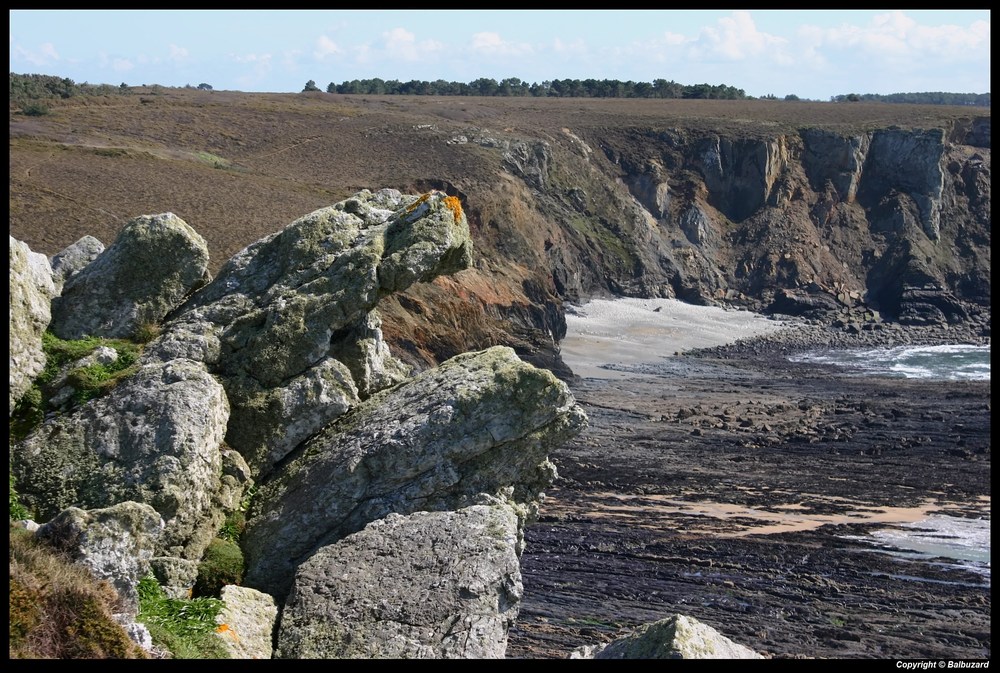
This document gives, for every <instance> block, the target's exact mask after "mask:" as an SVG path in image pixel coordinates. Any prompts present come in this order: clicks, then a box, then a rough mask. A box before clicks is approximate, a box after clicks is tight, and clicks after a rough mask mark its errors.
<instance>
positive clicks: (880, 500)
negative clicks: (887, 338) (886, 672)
mask: <svg viewBox="0 0 1000 673" xmlns="http://www.w3.org/2000/svg"><path fill="white" fill-rule="evenodd" d="M640 308H641V307H640ZM691 308H698V307H691ZM634 309H635V307H628V311H625V312H623V313H622V314H620V315H618V316H615V315H614V312H613V311H611V312H608V311H605V314H604V315H603V317H602V318H601V320H602V321H603V327H602V328H601V329H604V330H608V326H609V325H615V324H619V325H622V326H623V327H622V332H623V336H624V335H625V334H628V335H629V339H621V340H619V339H615V338H614V336H613V334H610V335H609V334H607V333H605V334H604V335H603V336H602V335H594V334H591V335H584V336H587V337H588V338H593V337H597V336H601V337H602V338H603V339H604V340H605V341H604V342H603V343H604V348H605V349H604V350H603V351H593V350H589V351H588V350H587V349H586V348H582V349H580V350H579V351H578V352H576V353H574V352H573V348H570V349H569V350H568V351H567V350H566V349H565V348H564V358H565V359H566V360H567V362H568V364H570V367H572V368H574V369H575V370H576V369H577V368H579V370H580V371H584V372H587V373H590V374H594V375H593V376H578V377H577V378H576V379H574V380H572V381H571V382H570V387H571V388H572V389H573V391H574V394H575V395H576V396H577V399H578V400H579V401H580V403H581V404H582V405H583V406H584V408H585V409H586V411H587V413H588V415H589V417H590V427H589V428H588V429H587V430H586V431H585V432H584V433H583V434H582V435H581V436H580V437H578V438H577V439H575V440H574V441H573V442H571V443H569V444H568V445H566V446H564V447H561V448H559V449H557V450H555V451H554V452H553V454H552V458H553V461H554V462H555V463H556V465H557V467H558V469H559V474H560V478H559V479H558V480H557V482H556V485H555V488H553V489H552V490H551V491H550V492H549V493H548V498H547V499H546V501H545V502H544V503H543V506H542V510H541V516H540V520H539V521H538V522H537V523H535V524H533V525H531V526H529V528H528V531H527V535H526V550H525V553H524V555H523V557H522V574H523V580H524V599H523V601H522V607H521V614H520V617H519V618H518V622H517V624H516V625H515V627H514V629H513V630H512V631H511V634H510V639H509V644H508V650H507V652H508V657H514V658H563V657H566V656H568V653H569V652H570V651H571V650H572V649H574V648H576V647H579V646H581V645H593V644H597V643H600V642H606V641H609V640H611V639H613V638H615V637H617V636H619V635H621V634H623V633H625V632H626V631H627V630H629V629H630V628H633V627H634V626H636V625H638V624H641V623H644V622H649V621H654V620H657V619H661V618H663V617H665V616H667V615H669V614H671V613H674V612H680V613H682V614H686V615H689V616H691V617H694V618H695V619H698V620H701V621H703V622H705V623H707V624H709V625H710V626H712V627H714V628H716V629H717V630H719V631H720V632H722V633H723V634H724V635H726V636H728V637H730V638H732V639H733V640H735V641H737V642H739V643H741V644H744V645H746V646H748V647H751V648H753V649H755V650H756V651H758V652H761V653H762V654H765V655H767V656H770V657H774V658H800V657H823V658H838V659H845V658H875V659H894V658H922V657H928V658H930V657H932V658H934V659H952V658H982V657H989V656H990V653H991V635H990V631H991V619H990V614H991V613H990V609H991V593H990V583H989V577H988V575H987V576H983V575H982V574H977V573H976V572H973V571H972V570H969V569H965V568H962V567H961V566H958V565H956V564H955V563H952V562H950V560H949V559H937V560H930V561H928V560H926V559H922V560H920V559H913V558H907V557H904V556H900V555H893V554H887V553H885V552H884V550H882V549H879V548H878V545H876V544H874V543H873V542H872V540H873V537H872V533H875V532H877V531H880V530H884V529H886V527H890V528H891V527H894V526H903V525H909V524H910V523H912V522H914V521H920V520H922V518H923V517H925V516H928V515H934V514H945V515H949V516H958V517H967V518H972V519H975V518H986V519H988V518H989V517H990V499H989V498H990V488H991V486H990V471H991V470H990V465H991V464H990V430H989V428H990V385H989V382H988V381H986V382H974V381H959V382H925V381H913V380H900V379H880V378H847V377H842V376H838V375H837V374H836V373H835V372H834V371H833V370H831V369H830V368H824V367H819V366H810V365H805V364H796V363H792V362H789V361H788V359H787V350H788V349H787V348H784V347H783V346H782V343H785V345H787V343H790V342H793V341H795V339H792V338H789V339H784V341H782V338H779V339H777V340H775V341H770V342H769V341H767V340H764V341H762V342H759V343H758V342H746V343H744V344H741V345H738V347H732V348H730V349H728V350H727V349H720V350H719V351H718V352H712V351H709V352H705V351H695V352H690V353H688V354H686V355H682V356H664V354H663V353H664V351H669V352H670V353H672V352H674V351H683V350H686V346H689V345H691V344H697V345H696V346H695V347H698V345H700V344H699V341H698V339H700V338H702V337H701V336H698V335H695V334H693V333H691V332H693V331H695V329H696V328H695V326H696V325H698V324H701V323H700V322H699V316H697V315H696V316H694V317H692V316H685V317H684V319H683V322H684V324H685V325H686V329H687V330H688V332H677V333H673V334H671V332H670V331H669V329H667V328H664V326H663V325H659V326H657V325H655V324H654V325H652V326H651V325H649V324H648V320H647V318H649V316H643V315H642V314H641V313H640V314H638V315H639V316H640V317H641V318H642V319H640V320H632V319H631V318H629V315H630V314H634V313H635V310H634ZM581 310H582V311H583V312H587V306H584V307H582V308H581ZM602 310H604V309H602ZM645 310H646V312H651V309H648V308H647V309H645ZM671 310H672V308H670V307H666V306H665V307H664V308H662V309H661V310H660V311H659V312H657V313H658V314H664V313H665V312H666V315H658V316H656V318H666V319H668V320H669V319H670V318H671V317H673V316H671V313H670V311H671ZM681 310H685V309H684V307H681ZM727 313H733V312H727ZM680 315H681V314H680V313H679V312H678V313H677V314H676V317H677V318H678V322H681V319H680V317H679V316H680ZM705 315H707V314H705ZM576 317H577V318H579V317H580V316H576ZM738 317H740V318H744V317H746V316H738ZM572 319H573V317H571V318H569V319H568V322H569V321H570V320H572ZM760 320H765V321H766V319H763V318H760ZM767 322H772V323H773V321H767ZM644 323H646V324H644ZM637 324H638V327H637V326H636V325H637ZM629 325H631V327H629ZM667 326H668V327H669V323H667ZM578 327H579V326H578ZM651 328H652V329H655V330H657V334H656V337H655V339H654V340H653V341H654V343H655V344H657V346H656V348H655V349H654V350H646V351H645V354H643V351H642V349H641V345H639V346H637V345H636V343H635V340H636V334H638V336H639V338H643V336H644V334H645V330H649V329H651ZM573 329H574V327H573V323H572V322H571V323H570V334H569V337H568V339H567V342H571V341H572V339H573ZM799 329H800V328H795V329H794V330H792V331H790V332H788V334H798V331H799ZM591 331H593V332H597V331H598V330H597V329H593V330H591ZM737 331H738V330H737ZM765 331H766V330H765ZM735 333H737V332H735V331H734V334H735ZM580 334H583V331H582V330H581V332H580ZM779 334H780V333H779ZM813 336H814V335H813ZM813 336H811V337H810V338H813ZM895 336H896V337H899V336H905V335H895ZM707 338H709V339H712V338H715V339H718V338H721V337H719V336H716V337H707ZM920 338H924V337H923V336H920ZM609 341H610V342H611V343H609ZM799 341H803V340H801V339H800V340H799ZM804 341H808V339H805V340H804ZM615 342H618V343H619V344H622V345H621V347H618V346H616V344H615ZM747 344H755V345H747ZM564 346H565V343H564ZM585 356H586V357H590V360H589V362H587V361H584V360H583V359H581V358H584V357H585ZM574 358H577V359H575V360H574ZM627 358H634V362H630V361H627ZM643 360H646V361H647V362H645V363H644V362H643ZM649 360H652V362H653V366H649V362H648V361H649ZM574 362H575V363H576V367H574V365H573V363H574ZM601 365H604V366H603V367H602V366H601ZM588 367H589V368H590V369H588Z"/></svg>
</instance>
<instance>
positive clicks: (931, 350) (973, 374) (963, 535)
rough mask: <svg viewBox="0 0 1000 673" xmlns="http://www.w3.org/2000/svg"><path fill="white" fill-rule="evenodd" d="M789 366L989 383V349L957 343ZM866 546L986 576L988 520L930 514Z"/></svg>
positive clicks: (812, 356) (824, 355)
mask: <svg viewBox="0 0 1000 673" xmlns="http://www.w3.org/2000/svg"><path fill="white" fill-rule="evenodd" d="M789 359H790V360H792V361H793V362H811V363H818V364H828V365H834V366H836V367H838V368H840V369H842V370H843V372H844V374H845V375H847V376H884V377H898V378H908V379H927V380H929V381H930V380H938V381H942V380H947V381H989V380H990V347H989V346H971V345H961V344H946V345H939V346H895V347H892V348H856V349H842V350H832V349H830V350H813V351H809V352H806V353H801V354H799V355H795V356H792V357H790V358H789ZM867 541H868V542H869V543H871V544H873V545H875V546H876V547H878V548H880V549H881V550H882V551H887V552H889V553H892V554H895V555H898V556H901V557H905V558H911V559H914V560H931V559H939V560H940V559H947V560H950V561H952V562H954V564H955V565H957V566H961V567H964V568H968V569H972V570H974V571H976V572H977V573H979V574H980V575H982V576H984V579H985V580H986V582H987V583H989V577H990V521H989V519H985V518H984V519H967V518H961V517H954V516H947V515H935V516H931V517H928V518H926V519H923V520H921V521H916V522H913V523H909V524H902V525H900V526H897V527H894V528H887V529H884V530H880V531H876V532H874V533H873V534H872V535H871V536H869V537H868V538H867Z"/></svg>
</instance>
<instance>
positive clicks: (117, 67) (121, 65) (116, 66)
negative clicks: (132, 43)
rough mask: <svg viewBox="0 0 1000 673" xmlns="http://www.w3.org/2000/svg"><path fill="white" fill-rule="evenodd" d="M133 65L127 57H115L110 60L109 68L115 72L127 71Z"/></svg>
mask: <svg viewBox="0 0 1000 673" xmlns="http://www.w3.org/2000/svg"><path fill="white" fill-rule="evenodd" d="M134 67H135V65H134V64H133V63H132V61H130V60H128V59H127V58H116V59H114V60H113V61H112V62H111V68H112V70H114V71H115V72H128V71H129V70H131V69H132V68H134Z"/></svg>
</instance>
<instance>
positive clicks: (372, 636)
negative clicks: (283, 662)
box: [276, 503, 522, 659]
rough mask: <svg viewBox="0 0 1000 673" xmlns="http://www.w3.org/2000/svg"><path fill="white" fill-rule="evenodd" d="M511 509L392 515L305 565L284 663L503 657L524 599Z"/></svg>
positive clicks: (288, 624)
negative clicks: (509, 633)
mask: <svg viewBox="0 0 1000 673" xmlns="http://www.w3.org/2000/svg"><path fill="white" fill-rule="evenodd" d="M517 549H518V516H517V514H516V513H515V512H514V510H513V509H511V508H510V507H509V506H506V505H503V504H499V503H497V504H493V505H475V506H472V507H467V508H463V509H460V510H458V511H455V512H416V513H414V514H410V515H409V516H401V515H399V514H390V515H389V516H388V517H386V518H385V519H381V520H379V521H375V522H372V523H371V524H369V525H368V526H367V527H365V528H364V529H363V530H361V531H359V532H357V533H354V534H353V535H349V536H348V537H346V538H344V539H343V540H341V541H340V542H338V543H336V544H333V545H329V546H326V547H323V548H321V549H320V550H319V551H317V552H316V553H315V554H313V555H312V556H311V557H310V558H309V559H308V560H307V561H306V562H305V563H303V564H302V565H301V566H299V569H298V572H297V573H296V575H295V584H294V587H293V589H292V593H291V595H290V596H289V598H288V601H287V602H286V603H285V608H284V610H283V611H282V615H281V628H280V630H279V633H278V651H277V653H276V657H277V658H285V659H334V658H363V659H373V658H389V659H491V658H492V659H495V658H502V657H503V656H504V653H505V651H506V648H507V632H508V630H509V629H510V627H511V626H512V625H513V623H514V620H515V618H516V617H517V613H518V607H519V604H520V600H521V595H522V585H521V572H520V567H519V565H518V553H517Z"/></svg>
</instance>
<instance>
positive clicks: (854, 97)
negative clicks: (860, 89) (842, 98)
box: [846, 93, 861, 103]
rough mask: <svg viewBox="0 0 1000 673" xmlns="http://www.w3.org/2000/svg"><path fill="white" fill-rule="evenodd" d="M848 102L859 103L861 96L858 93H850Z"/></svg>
mask: <svg viewBox="0 0 1000 673" xmlns="http://www.w3.org/2000/svg"><path fill="white" fill-rule="evenodd" d="M846 100H847V102H849V103H857V102H858V101H859V100H861V96H859V95H858V94H856V93H849V94H847V98H846Z"/></svg>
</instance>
